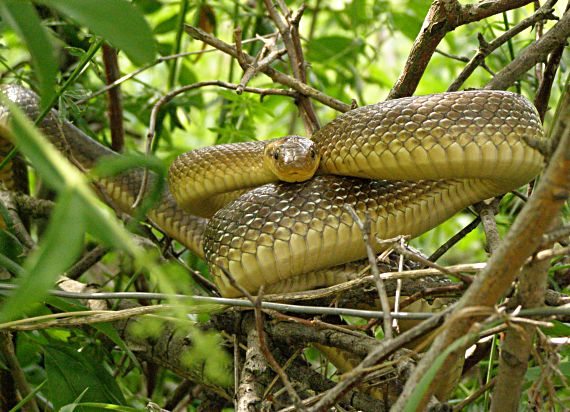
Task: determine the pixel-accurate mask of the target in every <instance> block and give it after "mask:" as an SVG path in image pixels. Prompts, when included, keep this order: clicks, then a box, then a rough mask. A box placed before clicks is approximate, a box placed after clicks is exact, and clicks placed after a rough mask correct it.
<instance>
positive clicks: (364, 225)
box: [344, 205, 392, 339]
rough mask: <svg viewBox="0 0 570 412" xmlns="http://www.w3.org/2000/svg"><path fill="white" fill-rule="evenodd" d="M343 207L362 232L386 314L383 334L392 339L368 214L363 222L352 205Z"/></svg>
mask: <svg viewBox="0 0 570 412" xmlns="http://www.w3.org/2000/svg"><path fill="white" fill-rule="evenodd" d="M344 208H345V210H346V211H347V212H348V213H349V214H350V215H351V216H352V219H353V220H354V222H355V223H356V225H357V226H358V228H359V229H360V232H361V233H362V239H363V241H364V244H365V245H366V254H367V255H368V261H369V262H370V269H371V271H372V276H373V277H374V281H375V283H376V288H377V289H378V297H379V298H380V305H381V307H382V311H383V312H384V313H385V314H386V316H385V317H384V336H385V337H386V339H392V317H391V316H390V302H389V301H388V294H387V293H386V287H385V286H384V282H383V280H382V278H381V277H380V271H379V270H378V264H377V263H376V254H375V253H374V248H373V247H372V239H371V238H370V236H371V230H370V229H371V228H370V219H369V218H368V216H366V217H365V219H364V222H363V221H362V220H361V219H360V218H359V217H358V215H357V214H356V212H355V211H354V209H353V208H352V206H350V205H345V206H344Z"/></svg>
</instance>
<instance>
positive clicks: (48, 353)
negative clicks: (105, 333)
mask: <svg viewBox="0 0 570 412" xmlns="http://www.w3.org/2000/svg"><path fill="white" fill-rule="evenodd" d="M44 353H45V366H46V373H47V377H48V391H49V393H50V400H51V401H52V402H53V404H54V409H55V410H59V409H60V408H61V407H62V406H64V405H67V404H70V403H76V402H77V400H78V398H79V397H80V396H81V395H82V394H83V392H85V393H84V394H83V395H82V396H81V401H82V402H103V403H112V404H116V405H125V404H126V401H125V398H124V397H123V394H122V393H121V390H120V389H119V387H118V386H117V383H116V382H115V379H114V378H113V377H112V376H111V375H110V374H109V372H108V371H107V370H106V369H105V367H104V365H103V364H102V362H100V361H99V360H98V359H96V357H94V356H93V354H92V353H89V351H88V350H85V351H77V350H74V349H72V348H70V347H69V346H63V345H58V346H55V345H49V346H46V347H45V348H44ZM75 410H80V411H89V410H97V409H96V408H89V407H78V408H76V409H75Z"/></svg>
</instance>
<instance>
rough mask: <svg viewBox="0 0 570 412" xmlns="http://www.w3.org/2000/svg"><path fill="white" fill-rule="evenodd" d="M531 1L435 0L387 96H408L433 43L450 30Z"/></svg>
mask: <svg viewBox="0 0 570 412" xmlns="http://www.w3.org/2000/svg"><path fill="white" fill-rule="evenodd" d="M531 1H532V0H497V1H483V2H479V3H476V4H466V5H464V6H462V5H461V4H460V3H459V2H458V1H457V0H435V1H434V2H433V3H432V6H431V8H430V9H429V11H428V13H427V15H426V18H425V20H424V24H423V26H422V28H421V29H420V33H419V34H418V36H417V37H416V40H415V41H414V44H413V45H412V50H411V51H410V54H409V55H408V60H407V61H406V64H405V66H404V69H403V71H402V74H401V75H400V77H399V78H398V80H397V81H396V83H395V84H394V87H392V90H390V93H389V94H388V99H397V98H399V97H406V96H411V95H412V94H414V91H415V90H416V87H417V86H418V84H419V82H420V79H421V78H422V76H423V74H424V72H425V69H426V67H427V65H428V63H429V62H430V60H431V56H432V55H433V53H434V52H435V49H436V47H437V45H438V44H439V43H440V42H441V40H443V38H444V37H445V35H446V34H447V33H449V32H450V31H453V30H455V29H456V28H457V27H459V26H462V25H464V24H468V23H472V22H475V21H479V20H482V19H484V18H487V17H489V16H493V15H495V14H498V13H502V12H504V11H507V10H512V9H516V8H518V7H522V6H524V5H525V4H528V3H530V2H531Z"/></svg>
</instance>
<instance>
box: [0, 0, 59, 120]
mask: <svg viewBox="0 0 570 412" xmlns="http://www.w3.org/2000/svg"><path fill="white" fill-rule="evenodd" d="M0 16H2V19H3V20H4V21H5V22H6V23H7V24H8V25H9V26H10V27H11V28H12V30H14V31H15V32H16V33H17V34H18V36H20V37H21V38H22V40H23V41H24V42H25V43H26V46H27V47H28V50H29V52H30V54H31V56H32V66H33V68H34V73H36V76H37V78H38V82H39V90H40V94H41V97H42V109H43V108H45V107H46V106H47V105H48V103H49V102H50V101H51V100H52V99H53V97H54V96H55V79H56V74H57V69H58V66H57V61H56V57H55V52H54V48H53V46H52V43H51V39H50V36H49V34H48V31H47V30H46V28H45V27H44V26H43V25H42V22H41V20H40V18H39V16H38V14H37V13H36V10H35V9H34V6H33V5H32V4H31V3H28V2H25V1H21V0H2V1H0Z"/></svg>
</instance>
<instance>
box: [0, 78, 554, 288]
mask: <svg viewBox="0 0 570 412" xmlns="http://www.w3.org/2000/svg"><path fill="white" fill-rule="evenodd" d="M1 90H2V92H3V93H4V94H5V96H6V97H8V99H10V100H11V101H13V102H15V103H16V104H18V105H19V106H20V108H21V109H22V110H23V111H24V112H25V113H26V114H27V115H28V116H29V117H30V118H31V119H35V118H36V117H37V116H38V114H39V100H38V97H37V96H36V95H35V94H34V93H33V92H31V91H29V90H28V89H25V88H23V87H20V86H15V85H10V86H3V88H2V89H1ZM8 118H9V111H8V109H7V108H6V107H4V106H0V121H6V119H8ZM39 127H40V129H41V130H42V131H43V133H44V134H45V135H46V136H48V138H49V139H50V141H51V142H52V143H53V144H54V145H55V146H56V147H57V148H58V149H60V150H61V151H62V152H63V153H65V154H66V155H67V156H68V157H69V158H70V159H71V160H72V161H73V162H74V163H76V164H78V165H80V166H81V167H82V168H83V169H90V168H92V167H93V166H94V164H95V163H96V162H97V161H98V160H99V159H100V158H102V157H106V156H116V155H117V154H115V153H114V152H112V151H111V150H110V149H108V148H106V147H105V146H103V145H101V144H99V143H97V142H96V141H94V140H93V139H91V138H90V137H89V136H87V135H86V134H85V133H84V132H82V131H81V130H80V129H78V128H76V127H75V126H73V125H72V124H71V123H69V122H67V121H61V120H60V119H59V118H58V115H57V113H56V112H52V113H50V114H49V115H48V116H46V118H45V119H44V120H43V121H42V122H41V124H40V125H39ZM544 140H545V136H544V132H543V129H542V125H541V121H540V117H539V115H538V113H537V111H536V109H535V108H534V106H533V105H532V103H530V102H529V101H528V100H527V99H526V98H525V97H523V96H521V95H518V94H514V93H510V92H505V91H493V90H469V91H460V92H448V93H440V94H431V95H425V96H412V97H405V98H400V99H394V100H389V101H385V102H381V103H377V104H373V105H368V106H363V107H360V108H356V109H354V110H351V111H348V112H346V113H343V114H341V115H339V116H338V117H337V118H336V119H334V120H333V121H331V122H330V123H328V124H326V125H325V126H323V127H322V128H321V129H320V130H318V131H317V132H315V133H314V134H313V135H312V136H311V138H310V139H305V138H300V137H287V138H285V139H273V140H268V141H264V140H261V141H254V142H245V143H236V144H224V145H217V146H213V147H208V148H203V149H198V150H197V151H191V152H189V153H187V154H183V155H181V156H180V157H179V158H177V159H176V160H175V161H174V162H173V164H172V166H171V168H170V172H169V189H168V190H166V191H165V193H164V194H163V196H162V198H161V199H160V200H159V201H158V202H157V204H156V205H155V206H154V208H153V209H152V210H150V211H149V212H148V213H147V217H148V219H149V221H150V222H151V223H152V224H154V225H155V226H157V227H158V228H159V229H161V230H162V231H163V232H164V233H166V234H167V235H168V236H171V237H173V238H175V239H176V240H178V241H179V242H181V243H182V244H184V245H185V246H187V247H188V248H189V249H191V250H192V251H194V252H195V253H196V254H197V255H198V256H200V257H203V258H204V259H205V260H206V261H207V263H208V266H209V268H210V272H211V273H212V275H213V276H214V279H215V281H216V284H217V286H218V288H219V291H220V293H221V295H222V296H226V297H237V296H242V295H243V290H245V291H247V292H249V293H256V292H257V291H259V290H260V288H261V287H263V288H264V290H265V291H266V292H274V293H277V292H287V291H299V290H308V289H313V288H317V287H322V286H329V285H334V284H337V283H340V282H343V281H345V280H347V279H349V278H350V277H351V276H354V267H353V266H352V265H353V262H356V261H358V260H359V259H362V258H365V257H366V245H365V243H364V241H363V233H362V231H361V229H360V226H359V225H358V222H357V220H355V219H354V217H353V215H352V214H351V213H350V210H349V208H348V206H350V207H352V209H353V210H354V211H355V212H356V215H357V216H358V217H359V219H363V220H364V219H369V222H370V226H371V233H370V235H371V237H370V239H371V242H372V247H373V249H374V250H375V252H380V251H382V250H383V249H384V248H385V247H386V246H385V244H384V243H383V242H381V241H380V239H386V238H393V237H395V236H397V235H407V236H410V237H412V238H413V237H417V236H419V235H420V234H422V233H425V232H426V231H428V230H430V229H431V228H433V227H435V226H437V225H439V224H441V223H442V222H444V221H445V220H447V219H448V218H450V217H451V216H453V215H454V214H456V213H457V212H458V211H461V210H462V209H464V208H465V207H467V206H470V205H472V204H474V203H476V202H479V201H481V200H484V199H487V198H491V197H494V196H497V195H500V194H503V193H506V192H508V191H511V190H514V189H517V188H519V187H520V186H522V185H524V184H526V183H527V182H529V181H530V180H531V179H533V178H534V177H535V176H536V175H537V174H538V173H539V172H540V170H541V169H542V167H543V163H544V159H543V156H542V154H541V153H540V152H539V151H538V150H537V149H536V147H537V146H538V145H539V144H540V143H541V142H543V141H544ZM299 142H300V143H299ZM537 143H538V144H537ZM288 146H294V147H295V149H293V151H292V154H290V153H291V152H290V150H289V149H288ZM298 147H301V149H300V150H301V151H304V153H306V155H303V156H301V155H297V154H296V153H295V150H298V149H297V148H298ZM271 159H274V160H287V159H289V163H291V164H293V172H292V174H291V175H289V176H290V177H288V178H285V180H286V181H281V179H280V177H279V171H278V170H277V171H276V170H275V168H277V169H278V168H279V165H277V166H275V163H274V162H272V161H271ZM305 163H306V164H305ZM272 165H273V166H272ZM313 174H314V176H313ZM142 176H143V171H142V169H133V170H130V171H128V172H126V173H123V174H121V175H118V176H115V177H108V178H101V179H99V180H98V182H97V187H98V188H99V189H100V190H101V191H103V192H104V193H105V197H106V198H108V199H110V201H111V202H112V203H113V204H114V205H115V206H116V207H117V208H119V209H121V210H124V211H126V212H132V205H133V203H134V201H135V199H136V197H137V194H138V191H139V188H140V186H141V182H142ZM287 180H288V181H287ZM236 282H237V284H238V285H239V286H240V288H236V287H235V284H236Z"/></svg>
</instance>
